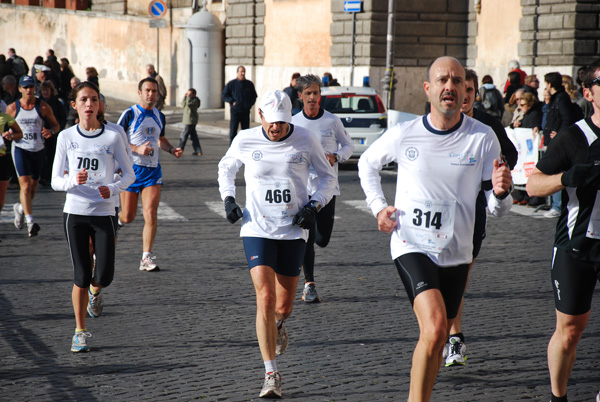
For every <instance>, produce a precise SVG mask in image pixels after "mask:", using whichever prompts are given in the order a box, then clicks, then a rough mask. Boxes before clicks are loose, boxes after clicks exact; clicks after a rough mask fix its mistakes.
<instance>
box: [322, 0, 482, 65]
mask: <svg viewBox="0 0 600 402" xmlns="http://www.w3.org/2000/svg"><path fill="white" fill-rule="evenodd" d="M469 3H470V1H468V0H428V1H414V0H396V15H395V31H394V37H395V46H394V65H395V66H406V67H408V66H412V67H418V66H423V67H425V66H427V65H428V64H429V63H430V62H431V61H432V60H433V59H435V58H436V57H438V56H441V55H448V56H454V57H456V58H458V59H459V60H461V61H466V60H467V54H468V52H467V48H468V45H469V44H470V43H472V41H471V42H470V41H469V39H468V34H469V27H470V25H469ZM363 10H364V12H362V13H359V14H357V16H356V28H355V35H356V42H355V43H356V45H355V64H356V65H365V64H366V65H370V66H385V59H386V35H387V13H388V2H387V1H385V0H365V1H364V2H363ZM331 11H332V14H333V23H332V25H331V35H332V46H331V57H332V64H333V65H334V66H337V65H349V64H350V48H351V35H350V34H351V32H352V15H351V14H350V13H345V12H344V10H343V2H342V1H338V0H332V2H331Z"/></svg>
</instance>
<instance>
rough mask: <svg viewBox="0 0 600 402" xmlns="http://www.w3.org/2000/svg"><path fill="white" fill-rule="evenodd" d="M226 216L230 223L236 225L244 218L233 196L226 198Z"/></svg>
mask: <svg viewBox="0 0 600 402" xmlns="http://www.w3.org/2000/svg"><path fill="white" fill-rule="evenodd" d="M225 214H226V216H227V220H228V221H229V223H236V222H237V221H238V219H240V218H241V217H242V216H243V213H242V209H241V208H240V206H239V205H238V204H236V203H235V198H233V197H232V196H229V197H227V198H225Z"/></svg>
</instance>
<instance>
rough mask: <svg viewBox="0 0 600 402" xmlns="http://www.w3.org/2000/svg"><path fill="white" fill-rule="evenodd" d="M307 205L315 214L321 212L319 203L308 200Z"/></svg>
mask: <svg viewBox="0 0 600 402" xmlns="http://www.w3.org/2000/svg"><path fill="white" fill-rule="evenodd" d="M308 205H310V206H311V207H312V208H314V210H315V211H317V212H319V211H320V210H321V203H320V202H319V201H316V200H310V201H309V202H308Z"/></svg>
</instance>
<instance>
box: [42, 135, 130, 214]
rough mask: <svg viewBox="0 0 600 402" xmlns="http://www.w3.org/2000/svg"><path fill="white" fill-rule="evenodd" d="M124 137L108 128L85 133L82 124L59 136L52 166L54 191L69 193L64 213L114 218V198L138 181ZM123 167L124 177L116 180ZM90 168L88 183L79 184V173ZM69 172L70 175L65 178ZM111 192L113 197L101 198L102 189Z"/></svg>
mask: <svg viewBox="0 0 600 402" xmlns="http://www.w3.org/2000/svg"><path fill="white" fill-rule="evenodd" d="M125 147H126V144H124V143H123V140H122V137H121V134H120V133H119V132H118V131H115V130H113V129H111V128H110V127H108V126H104V125H103V126H102V128H101V129H100V130H96V131H94V132H85V131H83V130H81V129H80V128H79V125H75V126H72V127H69V128H68V129H66V130H64V131H62V132H61V133H60V135H59V136H58V141H57V144H56V156H55V158H54V165H53V166H52V188H53V189H54V190H56V191H66V192H67V199H66V202H65V207H64V209H63V212H65V213H70V214H76V215H87V216H107V215H110V216H114V214H115V200H114V195H115V194H118V193H120V192H122V191H125V190H126V189H127V187H129V186H130V185H131V184H132V183H133V182H134V181H135V174H134V173H133V166H132V164H131V160H130V159H129V156H128V155H127V150H126V148H125ZM117 165H119V166H120V168H121V171H122V172H123V176H122V177H121V178H120V180H118V181H116V182H115V181H114V179H115V178H114V172H115V168H116V166H117ZM84 167H85V168H86V169H87V172H88V181H87V182H86V183H85V184H77V173H78V172H79V171H80V170H81V169H83V168H84ZM65 172H68V174H66V175H65ZM100 186H106V187H108V188H109V189H110V195H111V197H110V198H107V199H104V198H102V197H101V196H100V192H99V191H98V187H100Z"/></svg>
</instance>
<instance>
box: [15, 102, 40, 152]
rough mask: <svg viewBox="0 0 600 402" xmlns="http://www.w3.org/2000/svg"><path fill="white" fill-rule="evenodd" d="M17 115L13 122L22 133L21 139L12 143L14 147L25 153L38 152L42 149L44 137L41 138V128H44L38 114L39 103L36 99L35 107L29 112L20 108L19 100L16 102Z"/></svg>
mask: <svg viewBox="0 0 600 402" xmlns="http://www.w3.org/2000/svg"><path fill="white" fill-rule="evenodd" d="M15 102H16V107H17V113H16V116H15V120H16V121H17V123H18V124H19V127H21V130H22V131H23V138H21V139H20V140H15V141H13V144H14V146H15V147H19V148H21V149H24V150H26V151H30V152H38V151H41V150H42V149H44V141H45V140H44V137H42V128H44V119H43V118H42V116H41V114H40V113H41V112H40V110H41V109H40V101H39V99H36V101H35V106H34V107H33V108H31V110H25V109H23V107H22V106H21V102H20V100H18V99H17V100H16V101H15Z"/></svg>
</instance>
